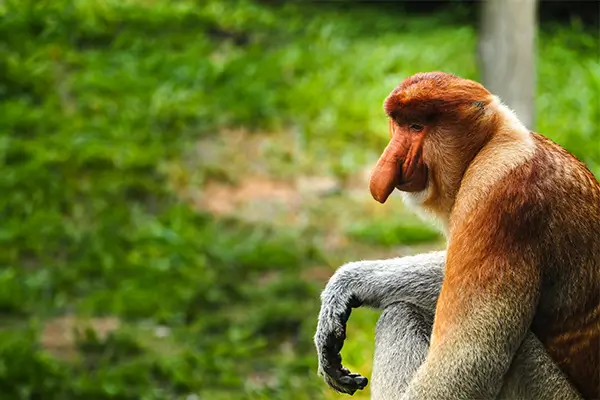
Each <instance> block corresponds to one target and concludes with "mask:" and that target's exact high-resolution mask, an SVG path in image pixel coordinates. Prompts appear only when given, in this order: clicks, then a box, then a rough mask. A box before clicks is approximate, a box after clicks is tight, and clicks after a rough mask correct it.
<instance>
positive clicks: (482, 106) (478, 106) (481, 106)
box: [471, 101, 485, 110]
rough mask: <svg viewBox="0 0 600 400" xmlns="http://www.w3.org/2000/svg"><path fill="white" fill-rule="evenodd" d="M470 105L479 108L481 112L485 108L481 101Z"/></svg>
mask: <svg viewBox="0 0 600 400" xmlns="http://www.w3.org/2000/svg"><path fill="white" fill-rule="evenodd" d="M471 104H473V105H474V106H475V107H477V108H479V109H480V110H483V109H484V108H485V104H484V103H483V101H474V102H472V103H471Z"/></svg>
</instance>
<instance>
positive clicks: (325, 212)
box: [0, 0, 600, 400]
mask: <svg viewBox="0 0 600 400" xmlns="http://www.w3.org/2000/svg"><path fill="white" fill-rule="evenodd" d="M465 10H466V9H465V8H463V7H461V6H460V5H454V6H453V8H451V9H450V10H448V9H444V10H441V11H436V12H435V13H432V12H422V11H421V12H420V13H418V14H411V13H409V12H408V11H406V10H404V9H403V8H402V7H390V6H385V7H384V6H383V5H371V6H365V5H363V6H356V7H350V6H346V7H340V6H339V4H338V5H325V4H304V5H302V4H300V3H294V2H287V3H285V4H279V3H277V4H266V3H257V2H251V1H233V0H232V1H219V0H205V1H192V0H180V1H169V0H154V1H144V0H127V1H123V0H72V1H69V0H53V1H50V0H42V1H38V0H6V1H2V2H0V104H1V109H2V112H1V114H0V165H1V168H2V174H0V190H1V193H2V196H1V197H0V212H1V215H2V223H1V224H0V266H1V268H0V398H2V399H108V398H111V399H214V400H220V399H241V398H248V399H320V398H330V399H333V398H345V397H344V396H338V395H335V394H334V393H333V392H332V391H331V390H329V389H327V388H326V387H325V385H324V384H323V383H322V382H321V380H320V379H319V378H318V377H317V376H316V359H315V354H314V352H313V347H312V334H313V332H314V328H315V324H316V315H317V311H318V306H319V303H318V295H319V292H320V290H321V289H322V287H323V284H324V282H325V281H326V280H327V278H328V277H329V275H330V274H331V273H332V271H333V270H334V269H335V268H337V267H338V266H339V265H340V264H341V263H343V262H346V261H351V260H354V259H359V258H369V257H387V256H391V255H402V254H408V253H411V252H417V251H424V250H426V249H429V248H437V247H439V246H440V242H439V239H440V238H439V236H438V235H437V233H436V232H435V231H433V230H432V229H431V228H429V227H426V226H424V225H422V224H421V223H420V222H418V221H417V220H416V219H415V217H414V216H412V215H411V214H409V213H408V212H407V211H405V210H404V209H403V208H402V206H401V204H400V201H399V200H398V199H397V198H394V199H392V201H391V203H390V204H387V205H385V206H380V205H377V204H374V203H375V202H373V201H371V200H370V198H369V194H368V190H367V185H366V181H365V175H366V173H368V170H369V168H370V167H371V166H372V165H373V162H374V160H375V159H376V156H377V153H378V151H380V150H381V148H383V146H384V145H385V142H386V136H387V126H386V121H385V118H384V116H383V111H382V108H381V104H382V101H383V99H384V97H385V96H386V95H387V93H389V91H390V90H391V89H392V88H393V87H394V86H395V85H396V84H397V83H398V82H399V81H400V80H401V79H402V78H403V77H405V76H407V75H409V74H412V73H415V72H417V71H423V70H444V71H447V72H452V73H456V74H459V75H461V76H465V77H469V78H475V79H477V78H478V72H477V70H476V64H475V45H476V29H475V27H474V24H473V18H472V16H471V14H469V12H468V11H465ZM586 29H587V28H586V27H585V26H584V25H583V24H581V23H579V22H578V21H577V20H572V21H567V22H564V21H563V22H562V24H561V25H555V24H545V25H544V26H543V30H542V32H541V33H540V39H539V58H538V70H539V73H538V82H539V84H538V87H539V89H538V94H537V110H538V121H539V122H538V126H537V130H538V131H540V132H542V133H544V134H546V135H547V136H549V137H551V138H553V139H554V140H556V141H557V142H559V143H561V144H563V145H565V146H566V147H567V148H568V149H569V150H571V151H572V152H574V153H575V154H576V155H577V156H579V157H580V158H581V159H582V160H584V161H585V162H586V163H587V164H588V165H589V166H590V167H591V168H592V169H593V171H594V173H595V174H596V175H597V176H600V133H599V132H598V128H597V126H598V121H599V118H600V105H599V102H598V92H599V90H600V64H599V62H598V59H599V58H598V56H599V54H598V46H599V42H598V38H597V35H596V34H595V33H596V32H594V31H593V30H592V31H590V30H586ZM376 318H377V314H376V313H374V312H371V311H368V310H358V311H357V312H355V313H354V314H353V317H352V318H351V320H350V329H349V333H348V335H349V341H348V344H347V345H346V346H345V347H344V360H345V362H346V363H347V365H348V366H349V367H350V368H351V369H355V370H357V371H360V372H361V373H364V374H368V373H369V371H370V357H371V354H372V333H373V325H374V322H375V321H376ZM367 394H368V390H367V391H365V393H362V394H360V395H357V396H355V397H358V398H361V397H360V396H364V397H362V398H368V397H367Z"/></svg>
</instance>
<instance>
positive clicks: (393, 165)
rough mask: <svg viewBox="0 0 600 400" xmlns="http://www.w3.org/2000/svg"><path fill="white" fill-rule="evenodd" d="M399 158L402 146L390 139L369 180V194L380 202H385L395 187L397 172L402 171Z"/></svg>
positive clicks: (400, 157)
mask: <svg viewBox="0 0 600 400" xmlns="http://www.w3.org/2000/svg"><path fill="white" fill-rule="evenodd" d="M401 160H402V146H401V145H400V144H399V143H398V141H396V140H394V139H392V140H391V141H390V143H389V144H388V145H387V147H386V148H385V150H384V151H383V154H382V155H381V157H379V160H378V161H377V164H376V165H375V168H373V171H372V172H371V181H370V182H369V190H370V191H371V196H373V198H374V199H375V200H377V201H378V202H380V203H381V204H383V203H385V202H386V200H387V199H388V197H389V196H390V194H391V193H392V192H393V191H394V188H395V187H396V183H397V182H398V180H399V174H401V173H402V170H401V165H402V164H401Z"/></svg>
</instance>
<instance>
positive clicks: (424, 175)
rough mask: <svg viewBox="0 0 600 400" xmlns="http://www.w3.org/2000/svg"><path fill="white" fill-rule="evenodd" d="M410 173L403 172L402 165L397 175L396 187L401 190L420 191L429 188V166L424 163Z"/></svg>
mask: <svg viewBox="0 0 600 400" xmlns="http://www.w3.org/2000/svg"><path fill="white" fill-rule="evenodd" d="M410 172H412V173H410V174H408V175H406V174H404V172H403V169H402V166H401V167H400V168H398V172H397V173H396V177H395V181H396V182H395V184H396V185H395V186H396V189H398V190H400V191H401V192H409V193H412V192H420V191H423V190H425V189H426V188H427V183H428V182H429V168H427V166H426V165H425V164H423V165H422V166H421V167H420V168H413V169H412V170H411V171H410Z"/></svg>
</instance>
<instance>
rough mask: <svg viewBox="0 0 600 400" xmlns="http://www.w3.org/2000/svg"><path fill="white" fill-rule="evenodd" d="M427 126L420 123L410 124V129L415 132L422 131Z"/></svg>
mask: <svg viewBox="0 0 600 400" xmlns="http://www.w3.org/2000/svg"><path fill="white" fill-rule="evenodd" d="M424 128H425V127H424V126H423V125H419V124H410V129H411V130H413V131H415V132H421V131H422V130H423V129H424Z"/></svg>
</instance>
